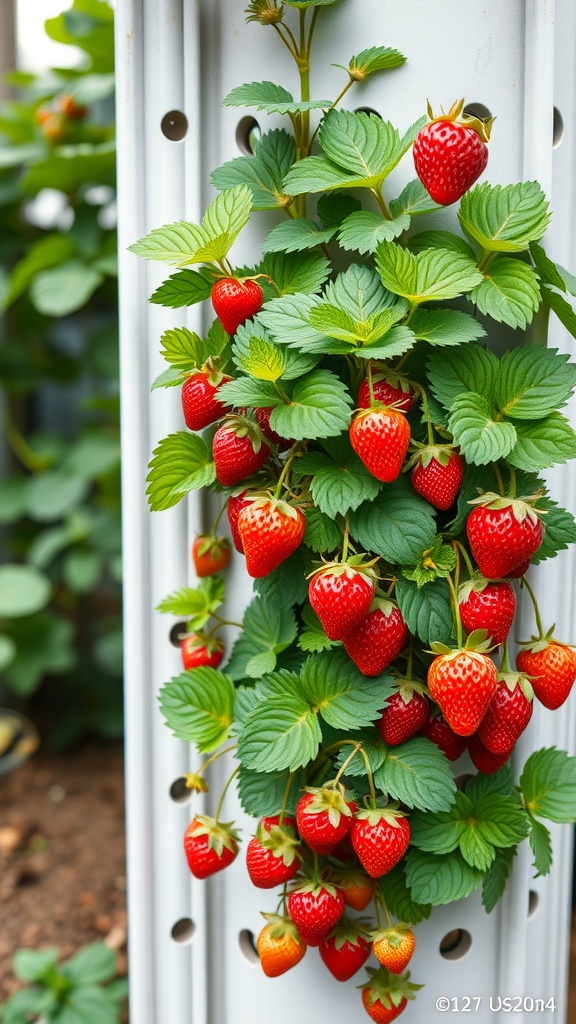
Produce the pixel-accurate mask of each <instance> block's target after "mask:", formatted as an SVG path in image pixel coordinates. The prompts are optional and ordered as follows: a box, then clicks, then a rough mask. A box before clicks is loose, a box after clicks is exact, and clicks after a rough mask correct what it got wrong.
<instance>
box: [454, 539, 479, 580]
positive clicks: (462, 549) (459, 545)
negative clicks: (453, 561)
mask: <svg viewBox="0 0 576 1024" xmlns="http://www.w3.org/2000/svg"><path fill="white" fill-rule="evenodd" d="M452 547H453V548H454V550H456V548H458V549H459V551H460V553H461V555H462V558H463V559H464V562H465V565H466V568H467V570H468V572H469V574H470V576H471V577H472V576H473V575H474V566H473V565H472V561H471V559H470V555H469V554H468V552H467V551H466V548H465V547H464V545H463V544H462V543H461V542H460V541H459V540H453V541H452Z"/></svg>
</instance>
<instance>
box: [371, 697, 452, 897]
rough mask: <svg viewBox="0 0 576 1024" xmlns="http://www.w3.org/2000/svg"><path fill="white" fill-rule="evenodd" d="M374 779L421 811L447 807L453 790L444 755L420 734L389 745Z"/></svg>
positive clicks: (389, 791)
mask: <svg viewBox="0 0 576 1024" xmlns="http://www.w3.org/2000/svg"><path fill="white" fill-rule="evenodd" d="M380 706H382V705H380ZM374 781H375V783H376V785H377V786H378V787H379V788H380V789H381V790H382V791H383V792H384V793H388V795H389V796H391V797H392V799H393V800H400V802H401V803H403V804H405V805H406V807H416V808H419V809H420V810H424V811H444V810H448V808H449V807H450V806H451V804H452V800H453V797H454V793H455V790H456V784H455V782H454V777H453V775H452V770H451V768H450V764H449V763H448V761H447V759H446V758H445V757H444V754H443V753H442V752H441V750H439V748H438V747H437V746H436V745H435V744H434V743H431V742H430V740H427V739H425V738H424V737H423V736H418V737H415V738H413V739H409V740H407V741H406V743H402V744H401V745H400V746H398V747H389V748H388V749H387V750H386V757H385V760H384V764H383V765H382V767H381V768H378V770H377V771H376V773H375V775H374ZM419 902H420V901H419ZM422 902H424V903H427V902H428V900H423V901H422Z"/></svg>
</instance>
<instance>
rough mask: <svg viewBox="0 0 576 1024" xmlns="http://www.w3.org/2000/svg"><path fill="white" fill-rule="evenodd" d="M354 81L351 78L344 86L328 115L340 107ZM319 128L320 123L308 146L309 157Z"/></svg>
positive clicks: (327, 112)
mask: <svg viewBox="0 0 576 1024" xmlns="http://www.w3.org/2000/svg"><path fill="white" fill-rule="evenodd" d="M354 81H355V79H354V78H350V79H349V80H348V81H347V82H346V85H345V86H344V88H343V89H342V91H341V92H339V93H338V95H337V97H336V99H335V100H334V103H333V104H332V106H331V107H329V108H328V110H327V111H326V114H329V113H330V111H331V110H334V108H335V107H337V106H338V104H339V103H340V100H341V99H343V98H344V96H345V95H346V93H347V92H348V89H350V88H351V87H352V86H353V85H354ZM319 128H320V123H318V127H317V128H316V131H315V132H314V134H313V136H312V138H311V139H310V142H309V144H308V155H310V150H311V149H312V145H313V143H314V139H315V138H316V136H317V135H318V129H319Z"/></svg>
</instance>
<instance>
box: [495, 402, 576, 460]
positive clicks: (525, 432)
mask: <svg viewBox="0 0 576 1024" xmlns="http://www.w3.org/2000/svg"><path fill="white" fill-rule="evenodd" d="M516 435H517V440H516V444H515V445H514V447H513V448H512V450H511V451H510V452H509V453H508V455H507V459H508V462H511V463H512V465H513V466H516V467H517V468H518V469H524V470H526V471H527V472H531V471H532V470H540V469H548V468H549V467H550V466H557V465H559V464H560V463H563V462H568V461H569V459H573V458H574V457H575V456H576V433H575V432H574V429H573V427H571V426H570V424H569V422H568V420H567V419H566V417H565V416H562V414H561V413H559V412H553V413H551V414H550V415H549V416H546V417H545V418H544V419H540V420H536V421H535V422H528V421H527V420H520V422H518V423H516Z"/></svg>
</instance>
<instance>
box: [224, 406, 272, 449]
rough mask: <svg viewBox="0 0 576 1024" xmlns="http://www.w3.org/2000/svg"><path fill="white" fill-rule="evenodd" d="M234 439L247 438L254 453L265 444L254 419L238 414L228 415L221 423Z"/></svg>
mask: <svg viewBox="0 0 576 1024" xmlns="http://www.w3.org/2000/svg"><path fill="white" fill-rule="evenodd" d="M221 422H222V424H223V425H224V426H226V427H227V428H228V430H231V431H232V432H233V433H234V434H235V435H236V437H247V438H248V439H249V441H250V443H251V444H252V447H253V449H254V451H255V452H259V451H260V449H261V447H262V445H263V444H264V443H265V437H264V434H263V433H262V431H261V430H260V427H259V426H258V424H257V422H256V420H255V419H252V418H251V417H250V416H244V415H242V414H240V413H230V415H229V416H225V417H224V419H223V420H222V421H221Z"/></svg>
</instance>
